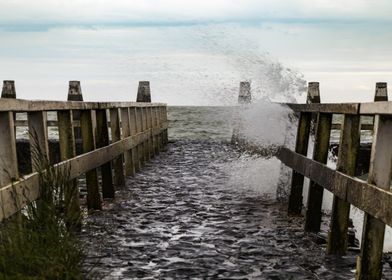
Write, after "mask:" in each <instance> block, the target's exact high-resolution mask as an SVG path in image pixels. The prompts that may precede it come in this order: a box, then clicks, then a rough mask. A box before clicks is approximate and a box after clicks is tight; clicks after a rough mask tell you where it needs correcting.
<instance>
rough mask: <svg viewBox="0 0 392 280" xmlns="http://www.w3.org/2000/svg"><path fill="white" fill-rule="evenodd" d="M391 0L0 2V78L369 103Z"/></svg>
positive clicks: (23, 90)
mask: <svg viewBox="0 0 392 280" xmlns="http://www.w3.org/2000/svg"><path fill="white" fill-rule="evenodd" d="M391 14H392V1H386V0H377V1H367V0H347V1H336V0H330V1H326V0H323V1H321V0H316V1H315V0H292V1H277V0H275V1H273V0H257V1H256V0H241V1H234V0H198V1H190V0H189V1H184V0H182V1H180V0H167V1H163V0H128V1H126V0H116V1H106V0H69V1H57V0H35V1H28V0H1V1H0V38H1V39H0V40H1V44H0V79H2V80H5V79H14V80H16V86H17V94H18V96H19V97H20V98H31V99H58V100H63V99H64V98H65V97H66V93H67V83H68V80H73V79H76V80H81V81H82V88H83V94H84V96H85V99H86V100H133V99H135V96H136V89H137V83H138V81H139V80H150V81H151V86H152V94H153V100H154V101H162V102H168V103H169V104H172V105H180V104H186V105H219V104H223V105H226V104H233V103H234V102H235V100H236V95H237V94H238V84H239V82H240V81H241V80H251V81H252V87H253V89H254V94H255V96H256V97H257V98H268V99H272V100H277V101H282V100H287V101H293V100H294V99H295V98H297V99H298V97H299V100H300V101H303V98H304V95H303V93H304V90H305V88H304V85H305V83H306V82H307V81H320V83H321V94H322V101H324V102H344V101H370V100H372V98H373V94H374V86H375V82H377V81H386V82H392V81H391V73H392V69H391V62H392V51H391V49H392V32H391V31H392V30H391V26H392V25H391V23H392V22H391V19H390V18H391V16H390V15H391Z"/></svg>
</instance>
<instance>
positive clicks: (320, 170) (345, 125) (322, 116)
mask: <svg viewBox="0 0 392 280" xmlns="http://www.w3.org/2000/svg"><path fill="white" fill-rule="evenodd" d="M287 105H288V106H289V107H290V108H291V109H292V110H294V111H295V112H297V113H298V115H299V121H298V131H297V140H296V148H295V151H291V150H289V149H287V148H282V149H281V150H280V151H279V153H278V155H277V157H278V158H279V159H280V160H281V161H282V162H283V163H284V164H285V165H287V166H288V167H290V168H291V169H293V176H292V182H291V191H290V197H289V209H288V210H289V213H290V214H300V213H301V211H302V201H303V197H302V192H303V183H304V177H307V178H309V179H310V184H309V190H308V198H307V205H306V215H305V230H306V231H310V232H318V231H320V225H321V216H322V212H321V206H322V200H323V189H327V190H329V191H330V192H332V193H333V195H334V200H333V205H332V217H331V222H330V230H329V234H328V241H327V253H328V254H336V255H344V254H345V253H346V250H347V243H348V242H347V239H348V237H347V232H348V224H349V213H350V205H354V206H355V207H357V208H359V209H361V210H363V211H364V212H365V219H364V226H363V234H362V242H361V253H360V255H359V256H358V260H357V272H356V279H381V275H382V264H381V262H382V252H383V242H384V232H385V225H386V224H387V225H390V226H392V192H390V185H391V168H392V147H391V139H392V102H388V101H379V102H373V103H340V104H287ZM333 114H342V115H343V122H342V124H340V125H336V124H335V125H332V115H333ZM365 115H366V116H373V118H374V122H373V125H371V124H361V116H365ZM312 122H314V127H315V134H314V150H313V157H312V159H310V158H307V148H308V141H309V135H310V131H311V129H310V127H311V126H312ZM337 128H340V143H339V151H338V160H337V167H336V170H335V169H332V168H330V167H327V165H326V163H327V154H328V148H329V144H330V143H329V138H330V131H331V130H332V129H337ZM362 129H367V130H373V142H372V148H371V156H370V165H369V175H368V180H367V181H363V180H360V179H358V178H356V177H355V170H356V164H357V163H356V162H357V154H358V151H359V147H360V136H361V133H360V131H361V130H362Z"/></svg>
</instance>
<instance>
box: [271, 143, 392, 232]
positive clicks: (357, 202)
mask: <svg viewBox="0 0 392 280" xmlns="http://www.w3.org/2000/svg"><path fill="white" fill-rule="evenodd" d="M277 157H278V158H279V159H280V160H281V161H282V162H283V163H284V164H285V165H287V166H288V167H290V168H293V169H294V170H296V171H297V172H299V173H301V174H303V175H304V176H306V177H308V178H309V179H311V180H312V181H315V182H316V183H317V184H319V185H320V186H322V187H324V188H325V189H327V190H329V191H330V192H332V193H333V194H334V195H336V196H338V197H339V198H341V199H342V200H345V201H347V202H348V203H350V204H352V205H354V206H355V207H357V208H359V209H361V210H363V211H365V212H366V213H368V214H369V215H372V216H374V217H376V218H377V219H380V220H381V221H383V222H384V223H386V224H388V225H390V226H392V207H390V205H391V204H390V203H391V202H392V193H391V192H389V191H386V190H383V189H380V188H378V187H377V186H375V185H372V184H370V183H367V182H366V181H363V180H360V179H358V178H356V177H351V176H348V175H346V174H343V173H342V172H339V171H336V170H333V169H332V168H329V167H327V166H326V165H325V164H322V163H318V162H316V161H314V160H312V159H309V158H306V157H305V156H303V155H300V154H298V153H295V152H294V151H290V150H289V149H287V148H282V149H281V150H280V151H279V153H278V154H277ZM374 201H378V202H377V203H374Z"/></svg>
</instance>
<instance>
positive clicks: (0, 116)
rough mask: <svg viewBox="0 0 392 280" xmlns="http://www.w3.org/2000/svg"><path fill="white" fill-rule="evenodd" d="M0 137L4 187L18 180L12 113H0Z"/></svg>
mask: <svg viewBox="0 0 392 280" xmlns="http://www.w3.org/2000/svg"><path fill="white" fill-rule="evenodd" d="M0 135H1V141H0V159H1V161H0V186H4V185H7V184H9V183H11V182H12V181H15V180H17V179H18V178H19V175H18V161H17V157H16V142H15V131H14V115H13V113H12V112H0ZM0 208H1V207H0Z"/></svg>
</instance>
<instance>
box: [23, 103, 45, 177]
mask: <svg viewBox="0 0 392 280" xmlns="http://www.w3.org/2000/svg"><path fill="white" fill-rule="evenodd" d="M27 117H28V126H29V136H30V147H31V148H30V150H31V159H32V161H31V162H32V168H33V171H40V168H42V167H46V166H41V164H43V163H44V162H42V160H43V159H44V158H46V160H48V162H49V144H48V127H47V114H46V112H45V111H31V112H28V114H27Z"/></svg>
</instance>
